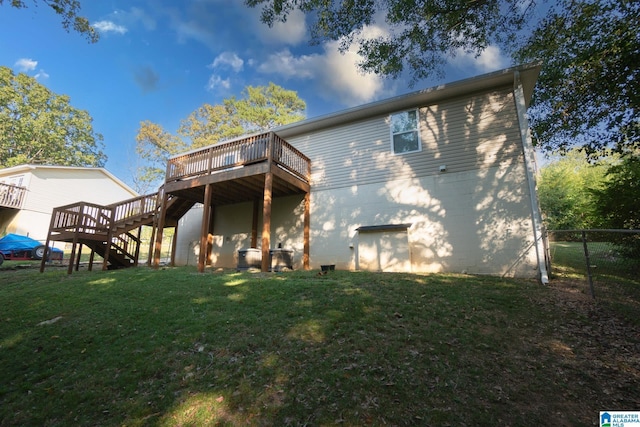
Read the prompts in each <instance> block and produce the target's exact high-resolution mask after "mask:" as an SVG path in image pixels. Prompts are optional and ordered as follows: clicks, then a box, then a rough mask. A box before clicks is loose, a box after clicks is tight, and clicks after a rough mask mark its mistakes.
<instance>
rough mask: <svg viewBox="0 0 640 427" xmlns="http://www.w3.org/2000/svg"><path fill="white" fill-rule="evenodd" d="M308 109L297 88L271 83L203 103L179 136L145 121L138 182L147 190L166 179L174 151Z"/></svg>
mask: <svg viewBox="0 0 640 427" xmlns="http://www.w3.org/2000/svg"><path fill="white" fill-rule="evenodd" d="M305 109H306V103H305V102H304V101H303V100H302V99H300V98H299V97H298V95H297V93H296V92H295V91H292V90H287V89H284V88H282V87H280V86H278V85H276V84H274V83H269V85H268V86H247V87H246V88H245V90H244V91H243V93H242V97H241V98H236V97H231V98H227V99H224V100H223V101H222V103H221V104H218V105H210V104H204V105H202V106H201V107H199V108H198V109H196V110H195V111H194V112H192V113H191V114H190V115H189V116H188V117H187V118H186V119H184V120H183V121H182V123H181V124H180V127H179V128H178V134H177V135H172V134H171V133H169V132H167V131H165V130H164V129H163V128H162V126H160V125H158V124H155V123H152V122H150V121H144V122H142V123H140V129H139V130H138V135H137V136H136V142H137V145H136V151H137V153H138V154H139V155H140V158H141V159H142V160H143V163H144V164H145V166H142V167H139V168H138V173H137V175H138V176H137V177H136V178H135V181H136V183H137V184H136V185H138V186H139V187H141V188H145V189H146V188H148V187H150V186H151V185H152V184H154V183H156V182H157V181H159V180H160V179H161V178H163V177H164V173H165V168H166V162H167V159H168V158H169V157H170V156H172V155H174V154H178V153H181V152H184V151H187V150H189V149H193V148H199V147H205V146H207V145H212V144H216V143H218V142H224V141H227V140H229V139H232V138H235V137H239V136H242V135H246V134H249V133H255V132H262V131H267V130H269V129H272V128H273V127H276V126H280V125H285V124H288V123H293V122H297V121H300V120H302V119H304V117H305V116H304V110H305Z"/></svg>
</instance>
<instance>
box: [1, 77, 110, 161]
mask: <svg viewBox="0 0 640 427" xmlns="http://www.w3.org/2000/svg"><path fill="white" fill-rule="evenodd" d="M69 101H70V100H69V97H68V96H66V95H57V94H55V93H53V92H51V91H50V90H49V89H47V88H46V87H45V86H43V85H41V84H40V83H38V82H37V81H36V79H34V78H33V77H29V76H27V75H26V74H23V73H20V74H18V75H15V74H14V73H13V71H12V70H11V69H10V68H7V67H0V167H10V166H16V165H19V164H24V163H35V164H52V165H63V166H103V165H104V163H105V162H106V159H107V158H106V155H105V154H104V153H103V151H102V148H103V144H102V139H103V138H102V135H100V134H99V133H96V132H94V130H93V126H92V121H93V119H92V118H91V116H90V115H89V113H87V112H86V111H84V110H79V109H77V108H74V107H72V106H71V104H70V103H69Z"/></svg>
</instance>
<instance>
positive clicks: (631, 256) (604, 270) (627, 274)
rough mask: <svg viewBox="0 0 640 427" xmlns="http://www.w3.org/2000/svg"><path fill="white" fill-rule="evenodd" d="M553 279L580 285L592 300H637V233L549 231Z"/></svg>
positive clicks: (639, 254)
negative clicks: (626, 298) (604, 297)
mask: <svg viewBox="0 0 640 427" xmlns="http://www.w3.org/2000/svg"><path fill="white" fill-rule="evenodd" d="M548 241H549V255H550V259H551V277H552V279H563V280H570V281H578V282H581V283H582V282H583V283H584V286H585V291H586V292H588V293H589V294H590V295H591V297H592V298H596V296H598V298H600V297H603V296H606V297H608V298H609V297H619V298H624V297H625V295H626V296H630V297H634V298H636V300H640V299H639V298H638V296H639V295H640V230H554V231H549V232H548Z"/></svg>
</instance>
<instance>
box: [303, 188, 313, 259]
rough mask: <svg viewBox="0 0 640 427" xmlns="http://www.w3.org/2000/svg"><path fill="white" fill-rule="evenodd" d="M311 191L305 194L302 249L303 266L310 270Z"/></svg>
mask: <svg viewBox="0 0 640 427" xmlns="http://www.w3.org/2000/svg"><path fill="white" fill-rule="evenodd" d="M310 205H311V201H310V193H309V192H307V193H305V195H304V232H303V234H304V237H303V239H304V243H303V245H304V246H303V249H302V252H303V253H302V268H303V269H304V270H309V228H310V218H311V215H310V209H311V206H310Z"/></svg>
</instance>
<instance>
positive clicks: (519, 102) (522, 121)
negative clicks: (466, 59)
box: [513, 71, 549, 285]
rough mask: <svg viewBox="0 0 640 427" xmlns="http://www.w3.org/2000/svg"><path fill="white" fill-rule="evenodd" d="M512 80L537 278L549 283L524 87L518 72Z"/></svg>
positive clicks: (543, 282) (544, 283)
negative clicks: (528, 200) (535, 256)
mask: <svg viewBox="0 0 640 427" xmlns="http://www.w3.org/2000/svg"><path fill="white" fill-rule="evenodd" d="M513 77H514V79H513V80H514V81H513V94H514V97H515V102H516V111H517V114H518V123H519V125H520V136H521V138H522V148H523V151H524V163H525V166H526V176H527V182H528V183H529V197H530V198H531V199H530V202H531V218H532V222H533V236H534V239H535V248H536V255H537V258H538V272H539V275H540V276H539V280H540V282H541V283H542V284H543V285H546V284H548V283H549V272H548V271H547V263H546V259H545V258H546V251H545V244H544V239H545V236H544V234H543V231H542V214H541V213H540V204H539V203H538V196H537V194H538V193H537V185H536V159H535V155H534V152H533V141H532V140H531V132H530V130H529V120H528V118H527V107H526V100H525V94H524V89H523V87H522V82H521V81H520V72H519V71H515V73H514V76H513Z"/></svg>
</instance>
